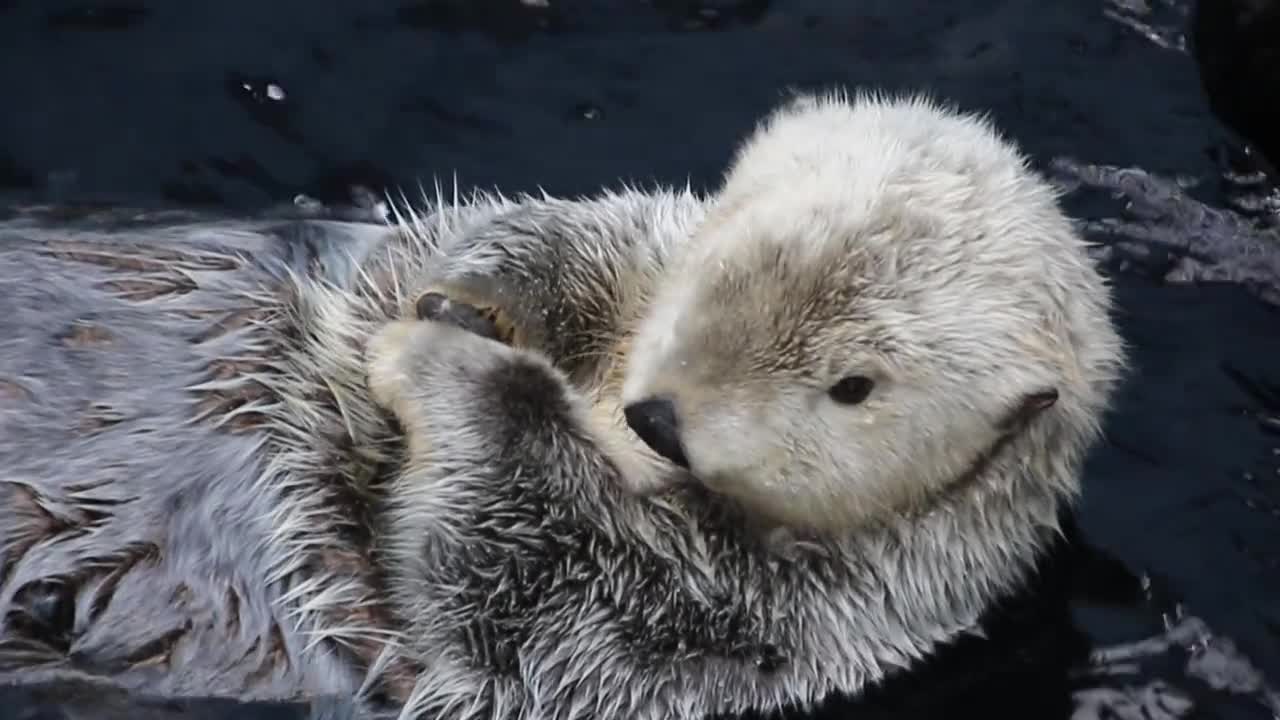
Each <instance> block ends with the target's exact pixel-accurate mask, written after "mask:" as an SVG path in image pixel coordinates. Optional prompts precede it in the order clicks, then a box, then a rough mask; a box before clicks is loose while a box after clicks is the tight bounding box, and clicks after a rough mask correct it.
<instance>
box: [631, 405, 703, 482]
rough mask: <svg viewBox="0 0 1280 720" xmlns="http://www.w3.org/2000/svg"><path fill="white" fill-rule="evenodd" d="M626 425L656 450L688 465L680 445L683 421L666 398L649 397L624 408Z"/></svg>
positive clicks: (672, 460) (678, 463)
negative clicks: (681, 422)
mask: <svg viewBox="0 0 1280 720" xmlns="http://www.w3.org/2000/svg"><path fill="white" fill-rule="evenodd" d="M622 414H623V415H624V416H626V418H627V425H630V426H631V429H632V430H633V431H634V432H635V434H636V435H639V436H640V439H641V440H643V441H644V442H645V444H646V445H648V446H649V447H651V448H653V451H654V452H656V453H658V454H659V455H661V456H662V457H664V458H666V459H668V460H670V461H671V462H673V463H675V464H676V465H679V466H680V467H682V468H688V467H689V460H688V459H687V458H685V456H684V448H683V447H681V445H680V423H679V422H678V421H677V419H676V406H675V404H674V403H672V402H671V401H670V400H668V399H667V398H664V397H653V398H646V399H644V400H639V401H637V402H633V403H631V404H630V405H628V406H626V407H625V408H623V409H622Z"/></svg>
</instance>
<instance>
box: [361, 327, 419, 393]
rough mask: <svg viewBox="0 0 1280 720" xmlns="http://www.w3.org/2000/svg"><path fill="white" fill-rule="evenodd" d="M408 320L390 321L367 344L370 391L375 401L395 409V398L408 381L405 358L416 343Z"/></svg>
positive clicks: (413, 328) (366, 360) (366, 363)
mask: <svg viewBox="0 0 1280 720" xmlns="http://www.w3.org/2000/svg"><path fill="white" fill-rule="evenodd" d="M416 325H418V323H415V322H412V321H409V320H396V321H394V322H390V323H387V325H386V326H385V327H383V328H382V329H381V330H379V331H378V332H377V333H375V334H374V335H373V337H372V338H370V339H369V344H368V345H367V346H366V348H365V370H366V372H367V373H368V375H369V392H370V393H371V394H372V395H373V400H374V402H376V403H378V404H379V405H381V406H382V407H384V408H387V409H388V410H394V409H395V407H396V400H397V398H399V397H400V396H401V394H402V393H403V392H404V388H405V387H406V385H407V384H408V382H409V376H408V364H407V363H405V362H404V360H405V356H406V355H407V354H408V351H409V348H410V346H412V345H413V337H414V330H415V329H416V328H415V326H416Z"/></svg>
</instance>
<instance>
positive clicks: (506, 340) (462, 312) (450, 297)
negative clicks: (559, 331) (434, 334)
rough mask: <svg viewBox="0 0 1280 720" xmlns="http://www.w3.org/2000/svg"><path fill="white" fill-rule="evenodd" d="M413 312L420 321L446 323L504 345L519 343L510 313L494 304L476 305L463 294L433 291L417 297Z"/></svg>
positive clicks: (482, 303)
mask: <svg viewBox="0 0 1280 720" xmlns="http://www.w3.org/2000/svg"><path fill="white" fill-rule="evenodd" d="M413 308H414V313H415V314H416V315H417V316H418V319H420V320H433V321H436V322H441V323H447V324H450V325H453V326H455V327H459V328H462V329H463V330H466V331H468V332H472V333H475V334H476V335H479V336H480V337H483V338H487V339H489V340H496V341H498V342H500V343H502V344H504V345H514V344H517V342H518V341H519V338H518V337H517V332H516V324H515V322H514V321H513V320H512V318H511V315H510V314H509V313H508V312H506V311H505V310H503V309H502V308H501V307H499V306H498V305H496V304H493V303H486V302H478V301H473V300H472V299H471V298H470V297H468V296H466V295H465V294H463V293H459V292H453V291H447V290H444V289H441V288H432V289H429V290H427V291H426V292H424V293H422V294H421V295H419V296H418V299H417V300H416V301H414V304H413Z"/></svg>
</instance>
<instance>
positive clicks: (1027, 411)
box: [1000, 387, 1058, 432]
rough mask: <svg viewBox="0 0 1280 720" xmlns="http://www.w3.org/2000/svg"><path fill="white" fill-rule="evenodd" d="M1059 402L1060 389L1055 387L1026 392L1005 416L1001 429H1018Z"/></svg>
mask: <svg viewBox="0 0 1280 720" xmlns="http://www.w3.org/2000/svg"><path fill="white" fill-rule="evenodd" d="M1057 402H1058V389H1057V388H1054V387H1046V388H1039V389H1037V390H1033V391H1031V392H1029V393H1026V394H1024V395H1023V396H1022V397H1021V398H1019V400H1018V403H1017V404H1016V405H1014V407H1013V410H1012V411H1011V412H1010V413H1009V414H1008V415H1007V416H1005V419H1004V422H1002V423H1001V424H1000V429H1001V430H1002V431H1005V432H1012V431H1014V430H1017V429H1019V428H1021V427H1023V426H1025V425H1026V424H1027V423H1029V422H1031V421H1032V420H1034V419H1035V418H1036V416H1038V415H1039V414H1040V413H1042V412H1044V411H1045V410H1048V409H1049V408H1051V407H1053V406H1054V405H1055V404H1056V403H1057Z"/></svg>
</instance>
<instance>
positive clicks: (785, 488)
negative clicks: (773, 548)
mask: <svg viewBox="0 0 1280 720" xmlns="http://www.w3.org/2000/svg"><path fill="white" fill-rule="evenodd" d="M814 107H818V108H819V109H818V110H814V109H813V108H814ZM904 108H905V109H904ZM895 112H896V113H897V115H896V116H895ZM804 113H809V114H814V113H817V114H822V113H825V114H826V115H828V116H830V115H839V113H845V115H846V117H843V118H842V117H834V119H833V117H824V118H822V123H825V124H826V125H825V126H830V127H839V128H843V129H844V130H848V127H849V126H861V127H858V128H857V132H852V131H850V134H848V135H842V136H841V137H840V138H837V139H832V138H829V137H828V138H825V139H823V143H822V146H821V148H819V152H815V153H812V154H809V155H805V154H804V153H803V152H802V151H803V148H802V147H800V148H799V149H795V148H794V147H793V152H792V153H791V154H788V153H786V152H781V151H779V150H778V149H777V147H774V146H771V145H770V142H769V139H768V137H766V138H765V139H764V140H761V141H757V143H756V145H754V146H753V145H750V144H749V145H748V147H747V149H746V150H745V151H743V152H742V153H740V155H739V159H738V163H737V166H736V167H735V168H734V170H733V171H732V172H731V173H730V176H729V178H728V180H727V181H726V190H725V191H724V192H722V193H721V195H720V196H719V197H718V198H717V201H716V203H715V205H714V206H713V208H712V209H711V212H710V213H709V214H708V217H707V220H706V221H705V223H704V225H703V227H701V228H700V229H699V231H698V232H697V233H695V235H694V236H693V237H692V238H690V240H689V241H688V243H687V245H686V246H685V247H684V249H683V250H682V253H683V256H682V257H679V258H676V259H675V260H674V261H673V265H672V266H671V268H670V272H669V273H668V275H667V278H666V285H665V286H664V287H662V288H660V289H659V291H658V292H657V294H656V297H655V299H654V302H653V304H652V306H651V309H650V313H649V314H648V315H647V316H646V317H645V319H644V320H643V321H642V322H641V323H640V324H639V326H638V327H637V329H636V333H635V336H634V338H633V339H632V349H631V353H630V355H629V359H628V367H627V371H626V377H625V381H624V385H623V390H622V402H623V404H624V414H625V415H626V419H627V422H628V424H629V425H630V426H631V428H632V429H633V430H634V431H635V433H636V434H637V435H638V436H639V437H640V438H641V439H642V440H643V441H644V442H646V443H647V444H648V445H649V446H650V447H651V448H653V449H654V450H655V451H656V452H658V453H659V454H661V455H664V456H665V457H667V458H668V459H669V460H671V461H672V462H673V463H676V464H678V465H683V466H686V467H687V468H688V470H689V472H690V474H692V475H693V476H694V477H695V478H697V479H698V481H700V482H701V483H704V484H705V485H706V486H708V487H709V488H710V489H712V490H713V491H716V492H718V493H721V494H723V495H726V496H730V497H733V498H735V499H737V500H738V501H740V502H741V504H742V505H743V506H744V507H745V508H747V509H748V510H752V511H755V512H757V513H758V514H760V515H762V516H764V517H765V518H771V519H772V520H774V521H776V522H778V523H782V524H788V525H797V526H809V527H810V528H813V529H826V530H832V529H835V530H839V529H842V528H849V527H852V526H856V525H858V524H861V523H865V522H868V521H876V520H887V519H889V517H890V516H893V515H898V514H901V513H903V512H907V511H909V510H911V509H912V507H913V506H915V507H919V506H920V505H921V504H923V503H926V502H929V501H930V500H931V498H932V497H934V496H936V493H937V492H938V491H939V490H942V489H944V488H946V487H948V486H950V485H952V484H955V483H957V482H959V481H962V480H963V479H965V478H970V477H975V476H976V475H977V474H979V473H981V472H983V467H984V463H985V462H987V461H988V459H989V457H990V456H991V455H992V454H993V453H995V451H997V450H998V449H1001V448H1005V447H1006V441H1008V442H1009V446H1008V450H1007V452H1004V451H1002V452H1003V454H1002V455H1001V462H1004V463H1005V465H1006V470H1007V474H1008V475H1014V474H1017V473H1027V474H1043V475H1045V476H1047V479H1045V480H1044V482H1046V483H1057V484H1058V485H1059V486H1063V487H1072V486H1073V485H1072V484H1073V483H1075V482H1077V480H1076V479H1075V474H1076V470H1077V469H1078V468H1077V466H1078V462H1079V458H1080V456H1081V455H1082V454H1083V449H1084V448H1085V446H1087V445H1088V444H1089V442H1091V441H1092V439H1093V438H1094V437H1095V436H1096V434H1097V421H1098V416H1099V415H1100V414H1101V412H1102V410H1103V409H1104V408H1103V406H1104V404H1105V401H1106V399H1107V396H1108V392H1109V389H1110V386H1111V382H1112V380H1113V377H1114V376H1115V374H1116V372H1117V369H1118V367H1119V365H1120V362H1121V356H1120V343H1119V339H1118V337H1117V336H1116V334H1115V333H1114V331H1113V328H1112V326H1111V325H1110V320H1109V317H1108V310H1109V303H1110V298H1109V294H1108V291H1107V289H1106V287H1105V285H1104V284H1103V282H1102V280H1101V278H1100V276H1098V275H1097V274H1096V271H1095V269H1094V267H1093V266H1092V264H1091V262H1090V261H1089V259H1088V257H1087V255H1086V253H1085V246H1084V244H1083V242H1081V241H1080V240H1079V239H1078V237H1077V236H1076V235H1075V234H1074V232H1073V230H1072V229H1071V227H1070V224H1069V221H1068V220H1067V219H1066V218H1065V216H1063V215H1061V214H1060V212H1059V211H1058V209H1057V207H1056V198H1055V197H1054V194H1053V192H1052V191H1051V190H1049V189H1048V187H1047V186H1046V185H1045V184H1043V183H1042V181H1040V180H1039V179H1038V178H1036V177H1035V176H1033V175H1031V174H1030V172H1029V171H1026V170H1024V168H1023V166H1022V165H1021V163H1020V160H1019V158H1018V157H1017V156H1016V154H1014V153H1013V151H1012V150H1010V149H1009V148H1008V147H1007V146H1004V145H1002V144H1001V143H999V142H998V141H996V140H995V139H994V136H993V135H992V134H991V133H990V132H989V131H988V130H987V129H986V128H985V127H984V126H982V125H981V124H978V123H974V122H970V121H967V120H956V119H955V118H954V117H953V116H950V115H947V114H946V113H945V112H943V111H941V110H936V109H934V108H931V107H929V106H927V105H924V106H922V105H910V104H907V105H902V106H881V107H880V108H879V109H878V110H875V111H874V112H866V110H865V108H864V109H863V110H858V109H854V110H849V109H848V108H841V107H834V106H821V105H819V106H814V105H809V106H808V107H807V108H802V111H801V115H800V117H799V119H796V118H792V119H790V120H788V118H787V117H785V116H784V117H782V118H781V119H775V120H774V121H773V122H774V124H773V126H772V127H768V128H766V131H765V133H766V135H767V134H768V133H770V132H773V133H776V134H778V135H780V136H785V131H786V130H787V126H788V123H791V124H792V125H796V124H801V125H803V124H805V123H808V124H810V125H814V124H822V123H815V122H814V121H813V119H812V118H808V119H806V118H805V117H804ZM930 113H932V115H931V114H930ZM921 116H923V117H924V120H923V121H922V118H921ZM929 121H932V125H933V126H930V122H929ZM904 128H906V129H907V130H904ZM911 128H916V129H917V130H919V131H918V132H916V133H915V134H914V135H911V134H910V133H909V132H908V130H910V129H911ZM842 132H843V130H842ZM818 134H821V133H818ZM813 135H814V133H812V132H810V133H798V134H797V136H796V137H799V138H801V139H800V140H796V141H795V142H794V143H793V145H795V146H796V147H799V145H800V144H802V143H803V142H805V141H806V140H804V138H808V137H810V136H813ZM904 135H906V136H905V137H904ZM850 137H853V138H855V139H852V140H851V139H850ZM814 142H815V143H818V140H814ZM913 143H914V144H913ZM774 145H776V143H774ZM822 148H836V150H827V149H822ZM840 148H844V149H843V150H840ZM841 153H844V156H842V155H841ZM859 153H861V155H862V156H860V155H859ZM863 156H865V157H863ZM761 158H763V159H761ZM792 158H799V160H796V161H794V162H795V165H794V167H793V166H788V165H786V163H788V162H793V160H792ZM848 168H854V170H850V169H848ZM1010 467H1012V468H1014V469H1013V470H1008V468H1010ZM1050 478H1051V479H1050ZM1009 481H1010V482H1012V480H1009Z"/></svg>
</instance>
